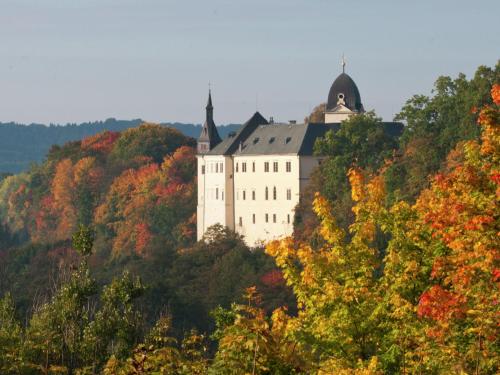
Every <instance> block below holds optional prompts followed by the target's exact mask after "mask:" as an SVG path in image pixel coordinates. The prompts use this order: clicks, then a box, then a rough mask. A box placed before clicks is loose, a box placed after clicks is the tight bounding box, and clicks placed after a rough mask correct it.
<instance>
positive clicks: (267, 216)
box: [266, 214, 269, 223]
mask: <svg viewBox="0 0 500 375" xmlns="http://www.w3.org/2000/svg"><path fill="white" fill-rule="evenodd" d="M266 223H269V214H266Z"/></svg>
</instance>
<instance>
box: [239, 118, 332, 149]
mask: <svg viewBox="0 0 500 375" xmlns="http://www.w3.org/2000/svg"><path fill="white" fill-rule="evenodd" d="M339 125H340V124H269V125H261V126H259V127H258V128H257V129H256V130H255V131H254V132H253V133H252V135H251V136H250V137H248V138H247V139H246V141H245V142H243V143H242V145H241V149H239V147H238V149H237V151H236V152H235V153H234V154H235V155H280V154H281V155H287V154H288V155H289V154H293V155H312V154H313V148H314V143H315V142H316V139H317V138H318V137H322V136H324V135H325V133H326V132H327V131H329V130H336V129H338V127H339Z"/></svg>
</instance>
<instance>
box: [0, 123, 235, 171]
mask: <svg viewBox="0 0 500 375" xmlns="http://www.w3.org/2000/svg"><path fill="white" fill-rule="evenodd" d="M143 122H144V121H143V120H141V119H134V120H117V119H114V118H109V119H107V120H105V121H95V122H84V123H81V124H66V125H56V124H50V125H43V124H30V125H24V124H18V123H14V122H9V123H2V122H0V173H6V172H8V173H19V172H23V171H26V170H28V168H29V166H30V165H31V164H32V163H40V162H42V161H43V159H44V157H45V155H46V154H47V153H48V152H49V150H50V148H51V147H52V146H53V145H63V144H64V143H66V142H70V141H78V140H81V139H83V138H85V137H89V136H92V135H95V134H97V133H100V132H103V131H123V130H126V129H129V128H133V127H136V126H139V125H140V124H141V123H143ZM160 125H161V126H169V127H171V128H174V129H177V130H179V131H180V132H181V133H182V134H184V135H185V136H188V137H193V138H196V137H198V136H199V134H200V132H201V125H199V124H185V123H179V122H174V123H162V124H160ZM239 126H240V125H237V124H228V125H222V126H219V127H218V130H219V134H220V135H221V136H222V137H225V136H226V135H227V134H228V133H229V132H232V131H235V130H237V129H238V128H239Z"/></svg>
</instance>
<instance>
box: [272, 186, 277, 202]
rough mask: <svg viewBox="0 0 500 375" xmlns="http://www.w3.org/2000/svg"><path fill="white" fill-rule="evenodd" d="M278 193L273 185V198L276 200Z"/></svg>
mask: <svg viewBox="0 0 500 375" xmlns="http://www.w3.org/2000/svg"><path fill="white" fill-rule="evenodd" d="M277 196H278V193H277V192H276V186H275V187H273V199H274V200H276V198H277Z"/></svg>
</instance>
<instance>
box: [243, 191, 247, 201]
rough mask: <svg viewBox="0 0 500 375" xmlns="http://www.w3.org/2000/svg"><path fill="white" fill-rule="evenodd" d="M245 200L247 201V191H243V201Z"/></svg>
mask: <svg viewBox="0 0 500 375" xmlns="http://www.w3.org/2000/svg"><path fill="white" fill-rule="evenodd" d="M246 199H247V191H246V190H243V200H246Z"/></svg>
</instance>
